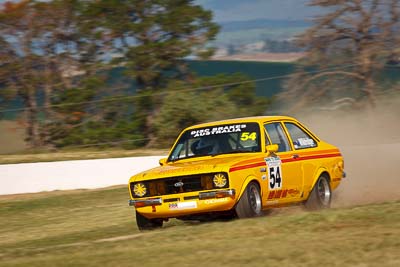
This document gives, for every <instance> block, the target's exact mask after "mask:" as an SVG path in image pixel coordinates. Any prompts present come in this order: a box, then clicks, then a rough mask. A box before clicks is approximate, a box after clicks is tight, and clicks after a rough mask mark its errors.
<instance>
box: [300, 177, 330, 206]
mask: <svg viewBox="0 0 400 267" xmlns="http://www.w3.org/2000/svg"><path fill="white" fill-rule="evenodd" d="M331 201H332V190H331V186H330V184H329V178H328V177H327V175H326V174H322V175H321V176H320V177H319V178H318V181H317V183H316V184H315V185H314V188H313V189H312V191H311V193H310V196H309V197H308V199H307V200H306V202H305V203H304V206H305V207H306V209H308V210H320V209H326V208H329V207H330V206H331Z"/></svg>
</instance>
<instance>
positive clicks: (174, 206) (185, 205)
mask: <svg viewBox="0 0 400 267" xmlns="http://www.w3.org/2000/svg"><path fill="white" fill-rule="evenodd" d="M195 208H197V202H196V201H188V202H178V203H170V204H169V209H170V210H184V209H195Z"/></svg>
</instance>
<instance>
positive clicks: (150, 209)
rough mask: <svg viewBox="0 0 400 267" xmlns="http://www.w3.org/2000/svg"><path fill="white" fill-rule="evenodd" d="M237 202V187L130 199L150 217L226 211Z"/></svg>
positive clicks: (140, 210)
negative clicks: (194, 193)
mask: <svg viewBox="0 0 400 267" xmlns="http://www.w3.org/2000/svg"><path fill="white" fill-rule="evenodd" d="M171 200H172V201H171ZM235 203H236V191H235V189H221V190H215V191H206V192H199V193H198V194H196V195H193V194H190V195H188V194H184V195H179V194H177V195H168V196H161V197H157V198H146V199H134V200H129V205H130V206H134V207H135V208H136V209H137V210H138V211H139V212H140V213H141V214H142V215H143V216H145V217H147V218H149V219H152V218H173V217H179V216H183V215H190V214H198V213H205V212H216V211H225V210H229V209H231V208H233V206H234V205H235Z"/></svg>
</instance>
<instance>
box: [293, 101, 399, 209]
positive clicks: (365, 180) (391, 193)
mask: <svg viewBox="0 0 400 267" xmlns="http://www.w3.org/2000/svg"><path fill="white" fill-rule="evenodd" d="M296 117H297V118H298V119H299V120H300V121H302V122H303V123H304V124H305V125H307V126H308V127H309V128H310V129H311V130H312V131H313V132H314V133H316V134H317V135H318V136H319V137H320V138H321V139H323V140H325V141H327V142H328V143H331V144H333V145H335V146H338V147H339V149H340V150H341V152H342V154H343V156H344V160H345V171H346V174H347V177H346V178H345V179H343V180H342V183H341V184H340V186H339V188H338V189H337V190H335V191H334V193H333V197H334V198H333V202H332V206H333V207H344V206H354V205H361V204H368V203H378V202H385V201H393V200H400V177H399V176H400V97H396V98H390V99H386V100H385V101H379V103H377V105H376V107H375V108H364V109H358V110H353V109H351V110H347V111H343V110H342V111H337V110H335V111H332V110H331V111H318V112H312V113H308V114H304V115H298V116H296Z"/></svg>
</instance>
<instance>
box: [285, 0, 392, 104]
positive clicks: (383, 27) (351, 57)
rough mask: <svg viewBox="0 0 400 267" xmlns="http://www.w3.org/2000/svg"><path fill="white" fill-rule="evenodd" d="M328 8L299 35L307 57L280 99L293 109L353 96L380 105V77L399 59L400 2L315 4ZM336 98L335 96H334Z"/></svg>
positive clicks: (326, 0)
mask: <svg viewBox="0 0 400 267" xmlns="http://www.w3.org/2000/svg"><path fill="white" fill-rule="evenodd" d="M309 5H310V6H320V7H322V8H323V10H326V11H325V13H324V14H323V15H321V16H320V17H317V18H315V19H314V26H312V27H311V28H310V29H308V30H307V31H306V32H305V33H304V34H302V35H301V36H299V37H298V43H299V45H300V46H302V47H305V48H306V50H307V56H306V57H305V58H304V59H303V60H302V62H301V66H300V67H299V69H298V71H297V73H296V74H295V75H293V76H292V78H291V79H290V80H289V81H288V82H287V84H286V88H287V90H286V92H284V93H283V94H282V95H281V97H283V98H285V99H292V100H293V101H294V103H295V105H294V108H300V107H304V105H309V104H315V103H319V104H325V103H326V100H327V99H331V100H332V99H334V100H335V99H336V100H337V99H339V98H344V97H345V98H348V97H351V98H352V99H353V100H354V101H353V102H354V103H356V102H358V101H360V100H363V99H365V100H367V101H368V102H369V104H370V105H371V106H373V105H374V103H375V98H376V90H377V76H378V75H379V74H380V73H381V71H382V69H383V68H384V67H385V65H386V64H387V63H388V62H390V61H398V60H399V52H400V51H399V49H400V43H399V36H400V20H399V18H400V7H399V1H398V0H312V1H311V2H310V4H309ZM330 97H331V98H330Z"/></svg>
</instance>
